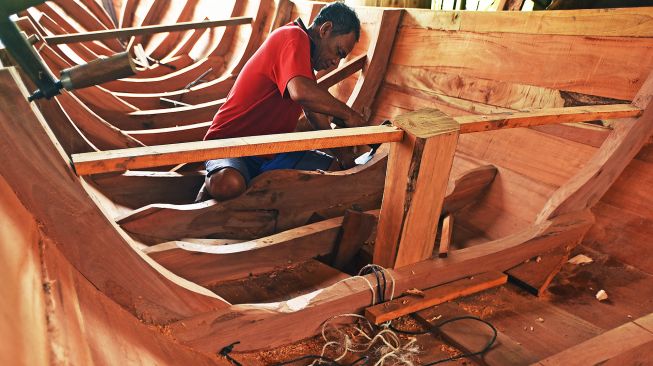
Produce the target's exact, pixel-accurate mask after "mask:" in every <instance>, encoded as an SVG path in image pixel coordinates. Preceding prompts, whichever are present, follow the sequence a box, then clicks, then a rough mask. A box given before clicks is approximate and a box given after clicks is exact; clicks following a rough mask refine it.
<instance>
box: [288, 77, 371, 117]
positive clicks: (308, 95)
mask: <svg viewBox="0 0 653 366" xmlns="http://www.w3.org/2000/svg"><path fill="white" fill-rule="evenodd" d="M287 90H288V95H289V96H290V98H291V99H292V100H294V101H295V102H297V103H299V104H300V105H301V106H302V108H303V109H304V112H313V113H319V114H325V115H329V116H333V117H336V118H340V119H342V120H344V121H345V122H346V123H345V124H346V126H347V127H360V126H364V125H365V121H364V119H363V117H362V116H361V115H360V114H359V113H357V112H356V111H354V110H352V109H351V108H349V106H347V105H346V104H345V103H343V102H341V101H339V100H338V99H336V98H334V97H333V95H331V94H329V92H328V91H326V90H323V89H321V88H320V87H319V86H318V85H317V83H316V82H315V81H314V80H310V79H308V78H306V77H303V76H297V77H294V78H292V79H290V81H288V86H287ZM307 117H308V119H309V121H311V124H312V123H313V119H312V118H311V116H308V115H307ZM316 127H318V128H320V129H324V127H323V126H316Z"/></svg>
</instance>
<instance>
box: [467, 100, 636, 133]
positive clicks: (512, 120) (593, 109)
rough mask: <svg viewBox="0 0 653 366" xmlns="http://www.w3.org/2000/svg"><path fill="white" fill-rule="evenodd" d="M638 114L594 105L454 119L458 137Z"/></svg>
mask: <svg viewBox="0 0 653 366" xmlns="http://www.w3.org/2000/svg"><path fill="white" fill-rule="evenodd" d="M641 114H642V110H641V109H640V108H638V107H635V106H632V105H630V104H615V105H595V106H581V107H564V108H543V109H539V110H534V111H527V112H509V113H497V114H492V115H478V116H477V115H472V116H460V117H454V119H455V120H456V122H458V123H459V124H460V133H461V134H463V133H472V132H480V131H490V130H498V129H504V128H516V127H530V126H540V125H546V124H555V123H569V122H584V121H592V120H597V119H598V120H603V119H615V118H635V117H639V116H640V115H641Z"/></svg>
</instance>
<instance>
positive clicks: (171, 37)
mask: <svg viewBox="0 0 653 366" xmlns="http://www.w3.org/2000/svg"><path fill="white" fill-rule="evenodd" d="M199 1H200V0H189V1H185V2H184V3H183V5H182V7H181V9H179V10H178V11H177V12H176V13H177V14H178V15H177V17H176V18H175V20H174V22H175V23H182V22H190V21H193V15H194V12H195V6H196V5H197V3H198V2H199ZM175 5H177V6H179V4H174V3H173V4H172V5H171V6H175ZM183 37H184V33H179V32H171V33H168V34H157V35H153V36H152V39H151V41H150V42H149V43H148V44H147V46H146V47H145V53H146V54H148V55H150V56H151V57H153V58H155V59H157V60H160V59H162V58H164V57H166V56H167V55H168V54H169V53H170V51H172V49H174V48H175V46H176V45H177V42H179V40H180V39H182V38H183Z"/></svg>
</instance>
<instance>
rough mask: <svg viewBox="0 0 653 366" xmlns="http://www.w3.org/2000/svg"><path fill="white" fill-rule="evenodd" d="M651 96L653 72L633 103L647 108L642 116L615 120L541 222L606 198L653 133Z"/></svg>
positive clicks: (553, 198)
mask: <svg viewBox="0 0 653 366" xmlns="http://www.w3.org/2000/svg"><path fill="white" fill-rule="evenodd" d="M651 99H653V73H651V74H650V75H649V77H648V78H647V79H646V81H645V82H644V85H642V87H641V88H640V90H639V92H638V93H637V95H636V96H635V99H634V100H633V105H634V106H636V107H639V108H641V109H643V110H644V113H643V114H642V115H641V116H640V117H638V118H624V119H619V120H615V121H613V128H614V130H613V131H612V133H611V134H610V135H609V136H608V138H607V139H606V140H605V141H604V142H603V144H602V145H601V147H600V148H599V150H598V151H597V153H596V154H595V155H594V157H593V158H592V159H591V160H590V161H589V162H588V163H587V164H586V165H585V166H584V167H583V168H582V169H581V170H580V171H579V172H578V173H577V174H576V175H575V176H574V177H573V178H572V179H570V180H569V182H567V183H566V184H564V185H563V186H561V187H560V188H559V189H558V190H557V191H556V192H555V193H554V194H553V195H552V196H551V198H550V199H549V201H548V202H547V203H546V205H545V206H544V208H543V209H542V211H541V212H540V214H539V215H538V218H537V220H538V222H542V221H544V220H547V219H549V218H552V217H556V216H558V215H563V214H565V213H568V212H573V211H577V210H579V209H585V208H591V207H593V206H594V205H595V204H596V203H597V202H598V201H599V200H600V199H601V197H603V195H604V194H605V192H607V190H608V189H609V188H610V186H612V184H613V183H614V182H615V181H616V180H617V178H619V175H621V172H623V170H624V169H625V168H626V166H627V165H628V163H630V161H631V160H632V159H633V158H634V157H635V155H637V153H638V152H639V151H640V150H641V148H642V146H644V144H646V143H647V142H648V140H649V138H650V136H651V135H652V134H653V104H652V103H651Z"/></svg>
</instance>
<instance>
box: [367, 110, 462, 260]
mask: <svg viewBox="0 0 653 366" xmlns="http://www.w3.org/2000/svg"><path fill="white" fill-rule="evenodd" d="M394 125H395V126H397V127H399V128H401V129H403V130H404V131H405V133H404V139H403V141H401V142H398V143H395V144H393V145H392V147H391V149H390V156H389V158H388V170H387V173H386V179H385V187H384V193H383V203H382V204H381V213H380V217H379V225H378V229H377V236H376V242H375V247H374V263H376V264H379V265H381V266H384V267H392V268H397V267H402V266H405V265H408V264H411V263H415V262H419V261H421V260H424V259H427V258H430V257H431V255H432V253H433V246H434V245H435V237H436V234H437V230H438V220H439V217H440V213H441V211H442V203H443V201H444V195H445V192H446V189H447V182H448V180H449V173H450V171H451V164H452V162H453V156H454V152H455V151H456V144H457V142H458V134H459V131H460V127H459V125H458V123H457V122H456V121H455V120H454V119H453V118H451V117H449V116H447V115H445V114H444V113H442V112H440V111H439V110H437V109H422V110H419V111H415V112H410V113H407V114H403V115H401V116H399V117H397V118H396V120H395V121H394Z"/></svg>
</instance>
